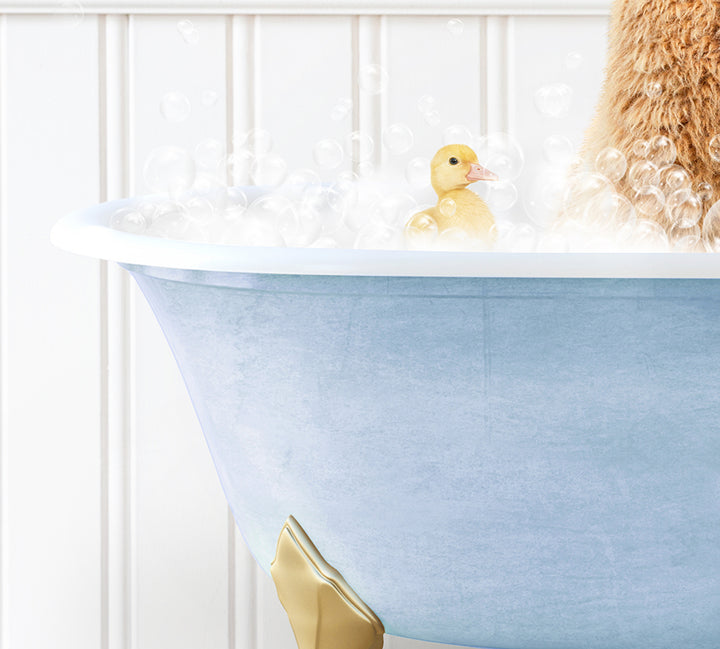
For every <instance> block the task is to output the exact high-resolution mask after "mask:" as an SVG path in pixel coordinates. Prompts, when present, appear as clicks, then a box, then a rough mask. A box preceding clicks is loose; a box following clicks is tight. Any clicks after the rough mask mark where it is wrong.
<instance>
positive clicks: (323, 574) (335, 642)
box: [270, 516, 385, 649]
mask: <svg viewBox="0 0 720 649" xmlns="http://www.w3.org/2000/svg"><path fill="white" fill-rule="evenodd" d="M270 572H271V574H272V578H273V581H274V582H275V588H276V589H277V593H278V597H279V598H280V602H281V603H282V605H283V607H284V608H285V610H286V611H287V614H288V617H289V618H290V625H291V626H292V629H293V632H294V633H295V640H296V641H297V643H298V649H381V648H382V646H383V634H384V633H385V628H384V627H383V625H382V622H380V620H379V619H378V617H377V616H376V615H375V613H373V612H372V610H371V609H370V607H369V606H368V605H367V604H365V602H363V601H362V600H361V599H360V598H359V597H358V596H357V594H356V593H355V591H354V590H353V589H352V588H350V586H349V585H348V583H347V582H346V581H345V579H343V576H342V575H341V574H340V573H339V572H338V571H337V570H335V568H333V567H332V566H331V565H330V564H329V563H327V561H325V559H323V557H322V555H321V554H320V552H319V551H318V549H317V548H316V547H315V546H314V545H313V543H312V541H311V540H310V538H309V537H308V535H307V534H306V533H305V530H303V528H302V527H301V526H300V524H299V523H298V522H297V521H296V520H295V519H294V518H293V517H292V516H290V517H289V518H288V519H287V521H285V525H283V528H282V531H281V532H280V537H279V538H278V543H277V551H276V553H275V559H273V562H272V563H271V564H270Z"/></svg>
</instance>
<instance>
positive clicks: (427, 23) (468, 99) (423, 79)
mask: <svg viewBox="0 0 720 649" xmlns="http://www.w3.org/2000/svg"><path fill="white" fill-rule="evenodd" d="M450 20H456V21H457V22H453V23H451V24H450V27H449V26H448V23H449V21H450ZM387 22H388V25H387V41H388V42H387V58H388V62H387V68H388V75H389V81H388V108H387V122H388V123H390V124H393V123H398V122H399V123H404V124H407V125H408V126H409V127H410V128H411V129H412V130H413V132H414V134H415V145H414V147H413V149H412V150H411V151H410V152H408V153H407V154H405V155H402V156H387V159H388V161H389V162H390V163H391V166H393V167H395V168H397V169H404V168H405V165H406V164H407V162H408V160H409V159H411V158H414V157H421V158H427V159H430V158H432V156H433V155H434V153H435V151H436V150H437V149H438V148H440V147H441V146H442V145H443V131H444V130H445V129H446V128H448V127H449V126H455V125H463V126H465V127H467V128H468V129H470V131H472V133H473V134H474V135H478V134H479V133H480V129H481V126H482V124H483V119H484V116H483V113H484V105H485V104H484V99H485V98H484V97H481V96H480V91H481V75H480V71H481V69H482V66H484V65H486V63H487V62H486V61H484V60H482V59H483V54H484V50H483V48H481V42H480V36H481V30H480V26H481V19H480V18H477V17H472V16H464V17H463V18H462V19H453V18H452V16H423V17H418V16H393V17H390V18H388V19H387ZM423 97H431V98H433V99H434V105H433V107H432V110H433V111H436V114H434V113H433V114H432V115H429V116H425V115H424V114H423V113H422V112H421V111H420V110H419V108H418V102H419V101H420V99H421V98H423Z"/></svg>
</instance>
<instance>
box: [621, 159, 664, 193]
mask: <svg viewBox="0 0 720 649" xmlns="http://www.w3.org/2000/svg"><path fill="white" fill-rule="evenodd" d="M657 177H658V168H657V167H656V166H655V165H654V164H653V163H652V162H649V161H648V160H638V161H637V162H636V163H635V164H634V165H633V166H632V167H630V171H629V172H628V181H629V183H630V186H631V187H632V188H633V189H634V190H635V191H637V190H639V189H641V188H642V187H646V186H647V185H653V184H655V182H656V181H657Z"/></svg>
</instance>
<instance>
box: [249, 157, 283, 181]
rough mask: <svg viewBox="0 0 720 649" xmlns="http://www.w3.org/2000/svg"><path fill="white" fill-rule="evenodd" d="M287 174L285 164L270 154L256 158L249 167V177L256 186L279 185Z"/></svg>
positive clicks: (279, 158)
mask: <svg viewBox="0 0 720 649" xmlns="http://www.w3.org/2000/svg"><path fill="white" fill-rule="evenodd" d="M286 174H287V163H286V162H285V160H284V159H283V158H281V157H280V156H279V155H274V154H272V153H270V154H268V155H264V156H262V157H259V158H256V159H255V162H253V164H252V167H250V175H251V176H252V179H253V182H254V183H255V184H256V185H267V186H275V185H279V184H280V183H281V182H282V181H283V180H285V176H286Z"/></svg>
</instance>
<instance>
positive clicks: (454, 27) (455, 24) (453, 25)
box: [446, 18, 465, 36]
mask: <svg viewBox="0 0 720 649" xmlns="http://www.w3.org/2000/svg"><path fill="white" fill-rule="evenodd" d="M446 27H447V30H448V31H449V32H450V33H451V34H452V35H453V36H460V34H462V33H463V29H464V28H465V25H464V23H463V21H462V20H460V18H451V19H450V20H448V21H447V25H446Z"/></svg>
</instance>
